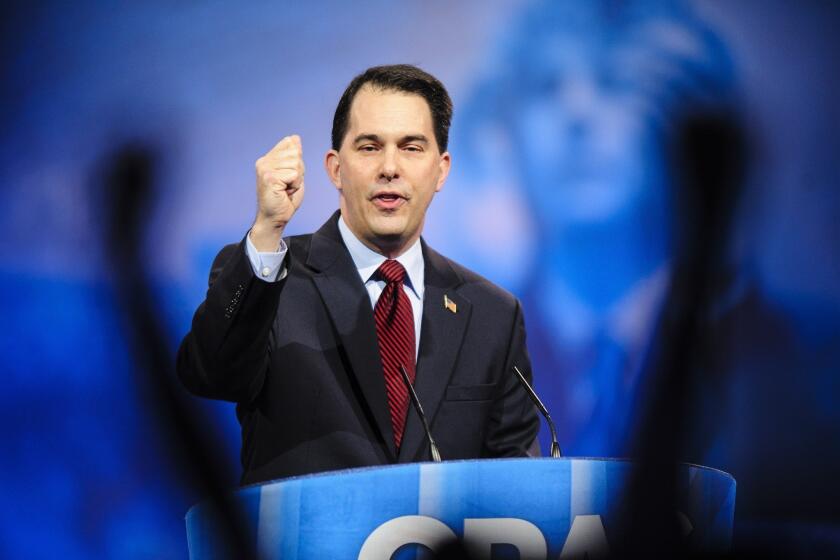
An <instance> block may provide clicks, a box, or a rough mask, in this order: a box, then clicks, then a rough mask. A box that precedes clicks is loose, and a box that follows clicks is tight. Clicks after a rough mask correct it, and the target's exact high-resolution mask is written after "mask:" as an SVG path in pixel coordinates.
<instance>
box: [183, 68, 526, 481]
mask: <svg viewBox="0 0 840 560" xmlns="http://www.w3.org/2000/svg"><path fill="white" fill-rule="evenodd" d="M451 115H452V104H451V100H450V99H449V95H448V94H447V93H446V90H445V88H444V87H443V85H442V84H441V83H440V82H439V81H438V80H437V79H436V78H434V77H433V76H431V75H429V74H427V73H426V72H423V71H422V70H420V69H418V68H415V67H413V66H407V65H396V66H382V67H375V68H371V69H369V70H367V71H366V72H365V73H363V74H361V75H359V76H357V77H356V78H355V79H354V80H353V81H352V82H351V83H350V85H349V86H348V88H347V90H346V91H345V92H344V95H343V96H342V98H341V100H340V102H339V104H338V108H337V109H336V114H335V117H334V121H333V130H332V149H331V150H330V151H329V152H328V153H327V154H326V158H325V165H326V170H327V173H328V174H329V176H330V179H331V180H332V182H333V183H334V185H335V186H336V188H337V189H338V193H339V207H340V210H339V211H338V212H336V213H335V214H334V215H333V216H332V218H330V220H329V221H327V223H326V224H324V225H323V226H322V227H321V228H320V229H319V230H318V231H317V232H315V233H314V234H311V235H301V236H293V237H290V238H287V239H285V240H284V239H283V238H282V234H283V230H284V228H285V226H286V224H288V222H289V220H290V219H291V218H292V216H293V215H294V213H295V211H296V210H297V208H298V207H299V206H300V203H301V201H302V199H303V192H304V181H303V178H304V168H303V160H302V147H301V141H300V138H299V137H297V136H290V137H287V138H284V139H283V140H281V141H280V142H279V143H278V144H277V145H276V146H275V147H274V148H273V149H272V150H271V151H269V152H268V153H267V154H266V155H265V156H263V157H262V158H260V159H259V160H258V161H257V166H256V167H257V200H258V211H257V217H256V219H255V221H254V224H253V226H252V227H251V229H250V231H249V233H248V234H247V235H246V236H245V239H243V240H242V242H241V243H239V244H238V245H230V246H228V247H225V248H224V249H223V250H222V251H221V252H220V253H219V255H218V256H217V257H216V260H215V262H214V263H213V267H212V270H211V273H210V288H209V290H208V292H207V297H206V299H205V301H204V303H202V304H201V306H200V307H199V308H198V310H197V311H196V314H195V317H194V319H193V324H192V330H191V331H190V332H189V333H188V334H187V336H186V337H185V338H184V341H183V343H182V345H181V348H180V350H179V353H178V374H179V376H180V378H181V380H182V382H183V383H184V385H185V386H186V387H187V388H188V389H189V390H190V391H192V392H193V393H195V394H197V395H201V396H205V397H210V398H216V399H225V400H229V401H233V402H236V403H237V416H238V418H239V421H240V423H241V425H242V457H241V459H242V465H243V469H244V472H243V476H242V483H243V484H248V483H254V482H260V481H266V480H271V479H275V478H280V477H286V476H292V475H299V474H306V473H312V472H319V471H326V470H334V469H342V468H349V467H359V466H369V465H385V464H391V463H397V462H411V461H422V460H428V459H429V446H428V444H427V442H426V437H425V434H424V431H423V427H422V423H421V421H420V419H419V417H418V416H417V415H416V414H415V413H414V412H413V411H409V406H410V405H409V403H408V391H407V387H406V386H405V385H404V383H403V381H402V378H401V375H402V374H401V372H400V370H401V369H404V370H405V373H406V374H407V375H408V377H409V378H410V379H411V380H412V382H413V384H414V387H415V389H416V391H417V394H418V396H419V400H420V402H421V403H422V405H423V407H424V408H425V412H426V415H427V417H428V419H429V423H430V426H431V432H432V434H433V436H434V438H435V439H436V441H437V443H438V446H439V448H440V452H441V455H442V456H443V458H444V459H466V458H479V457H508V456H524V455H527V454H529V452H532V450H533V449H534V446H535V442H536V434H537V430H538V427H539V421H538V418H537V415H536V411H535V409H534V407H533V405H532V404H531V402H530V401H529V399H528V397H527V394H526V393H525V391H524V390H523V388H522V387H520V386H519V384H518V381H517V379H516V378H515V376H514V375H513V372H512V368H513V366H514V365H516V366H518V367H519V368H520V370H522V371H523V372H524V373H525V374H526V375H527V376H529V377H530V362H529V358H528V352H527V349H526V347H525V329H524V321H523V317H522V310H521V307H520V304H519V302H518V301H517V300H516V299H515V298H514V297H513V296H511V295H510V294H508V293H507V292H505V291H504V290H502V289H500V288H498V287H496V286H494V285H493V284H491V283H490V282H489V281H487V280H485V279H484V278H481V277H480V276H478V275H477V274H475V273H473V272H470V271H469V270H467V269H465V268H463V267H461V266H460V265H458V264H456V263H454V262H452V261H450V260H448V259H446V258H445V257H443V256H441V255H440V254H438V253H437V252H435V251H434V250H433V249H431V248H430V247H429V246H428V245H426V243H425V242H424V241H423V240H422V239H421V238H420V234H421V231H422V228H423V222H424V219H425V213H426V210H427V208H428V206H429V204H430V202H431V200H432V198H433V196H434V194H435V193H436V192H438V191H439V190H440V189H441V188H442V187H443V184H444V182H445V180H446V177H447V174H448V172H449V167H450V155H449V153H448V152H447V151H446V148H447V141H448V130H449V123H450V120H451ZM500 227H503V224H501V225H500ZM501 257H503V248H501V249H500V258H501Z"/></svg>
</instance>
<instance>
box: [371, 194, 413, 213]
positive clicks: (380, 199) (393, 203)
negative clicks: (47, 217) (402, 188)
mask: <svg viewBox="0 0 840 560" xmlns="http://www.w3.org/2000/svg"><path fill="white" fill-rule="evenodd" d="M372 200H373V203H374V205H376V207H377V208H381V209H383V210H393V209H396V208H399V207H400V206H402V205H403V203H404V202H405V201H406V199H405V198H404V197H402V196H401V195H399V194H398V193H392V192H383V193H379V194H377V195H375V196H374V197H373V199H372Z"/></svg>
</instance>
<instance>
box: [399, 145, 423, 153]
mask: <svg viewBox="0 0 840 560" xmlns="http://www.w3.org/2000/svg"><path fill="white" fill-rule="evenodd" d="M403 149H404V150H406V151H408V152H422V151H423V148H421V147H420V146H415V145H409V146H406V147H405V148H403Z"/></svg>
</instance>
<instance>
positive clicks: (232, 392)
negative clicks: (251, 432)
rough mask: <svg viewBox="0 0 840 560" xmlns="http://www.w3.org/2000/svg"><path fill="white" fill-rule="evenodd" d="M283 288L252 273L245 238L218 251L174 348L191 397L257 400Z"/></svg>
mask: <svg viewBox="0 0 840 560" xmlns="http://www.w3.org/2000/svg"><path fill="white" fill-rule="evenodd" d="M284 285H285V281H282V280H281V281H278V282H270V283H269V282H263V281H261V280H259V279H258V278H257V277H256V276H255V275H254V272H253V269H252V267H251V263H250V261H249V259H248V255H247V253H246V249H245V240H244V239H243V241H242V242H240V243H239V244H238V245H228V246H226V247H225V248H223V249H222V250H221V251H220V252H219V254H218V255H217V256H216V259H215V260H214V261H213V266H212V268H211V270H210V280H209V288H208V290H207V295H206V297H205V299H204V301H203V302H202V303H201V305H200V306H199V307H198V309H197V310H196V312H195V315H194V316H193V321H192V328H191V330H190V332H189V333H187V335H186V336H185V337H184V340H183V341H182V342H181V346H180V348H179V349H178V357H177V372H178V377H179V379H180V380H181V383H183V385H184V386H185V387H186V388H187V389H188V390H189V391H190V392H191V393H193V394H195V395H198V396H202V397H208V398H212V399H222V400H227V401H233V402H250V401H252V400H253V399H254V398H255V397H256V395H257V394H258V393H259V391H260V389H261V388H262V385H263V381H264V379H265V373H266V370H267V368H268V361H269V353H270V349H269V340H270V333H271V327H272V324H273V322H274V317H275V315H276V312H277V305H278V301H279V298H280V293H281V292H282V290H283V286H284Z"/></svg>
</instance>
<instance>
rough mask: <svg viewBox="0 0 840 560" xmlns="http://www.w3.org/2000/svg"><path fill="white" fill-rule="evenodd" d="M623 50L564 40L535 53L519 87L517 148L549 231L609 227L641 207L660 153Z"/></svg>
mask: <svg viewBox="0 0 840 560" xmlns="http://www.w3.org/2000/svg"><path fill="white" fill-rule="evenodd" d="M620 54H621V50H620V47H617V46H608V45H605V44H599V43H598V42H597V39H596V40H592V39H587V38H585V37H583V36H575V35H562V36H558V37H553V38H550V39H547V40H546V41H544V45H543V48H538V49H535V52H534V55H535V56H534V58H533V64H532V65H531V66H530V67H529V68H528V69H527V72H526V73H525V74H524V76H523V79H522V83H520V84H518V87H519V88H521V90H522V92H523V95H522V97H521V103H520V105H518V106H517V107H516V110H515V112H514V115H515V116H514V118H513V122H514V126H515V137H516V140H515V144H516V146H517V147H518V151H519V153H518V156H519V160H520V162H521V166H522V176H523V179H524V181H523V182H524V185H525V188H526V190H527V196H528V199H529V201H530V203H531V207H532V209H533V211H534V215H535V217H536V218H537V219H538V221H539V222H540V225H541V228H542V230H543V231H544V232H551V231H554V230H556V229H558V228H563V227H565V226H576V225H586V224H594V223H604V222H609V221H610V220H611V218H613V217H615V216H617V215H619V214H621V213H622V212H625V211H628V210H629V209H630V208H632V207H633V205H635V204H637V203H638V201H639V195H640V193H641V192H642V190H643V189H645V188H652V187H654V188H655V186H654V185H650V184H646V183H645V173H644V169H645V165H646V164H647V165H651V162H650V161H649V160H650V158H651V157H652V156H653V155H654V154H651V153H650V143H649V139H648V135H647V130H646V128H645V127H646V123H645V122H644V121H643V116H642V115H641V114H640V112H639V107H638V103H637V102H636V96H637V92H636V91H634V86H633V83H632V82H631V81H630V80H629V79H624V77H623V75H624V74H625V73H624V72H622V68H621V67H620V57H619V55H620Z"/></svg>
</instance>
